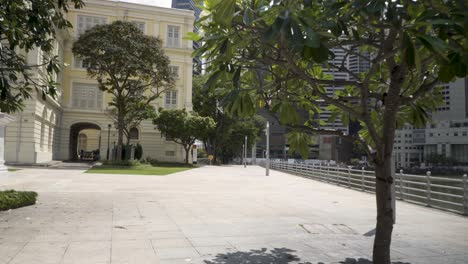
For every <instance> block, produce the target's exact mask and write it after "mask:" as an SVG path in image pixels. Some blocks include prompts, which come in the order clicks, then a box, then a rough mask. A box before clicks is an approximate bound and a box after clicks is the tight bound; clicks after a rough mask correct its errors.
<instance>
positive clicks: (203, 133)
mask: <svg viewBox="0 0 468 264" xmlns="http://www.w3.org/2000/svg"><path fill="white" fill-rule="evenodd" d="M153 123H154V124H155V125H156V126H157V127H158V129H159V131H161V134H162V135H165V136H166V137H168V138H170V139H171V140H172V141H174V142H175V143H177V144H180V145H182V147H183V148H184V150H185V162H186V163H188V161H189V159H188V158H189V151H190V149H191V147H192V146H193V144H194V143H195V140H197V139H199V140H206V138H207V137H208V135H209V133H210V132H211V130H213V129H214V127H215V122H214V121H213V119H212V118H210V117H202V116H199V115H198V114H196V113H193V112H192V113H188V112H186V111H185V109H174V110H164V109H161V110H160V112H159V113H158V116H157V117H156V118H155V119H154V120H153Z"/></svg>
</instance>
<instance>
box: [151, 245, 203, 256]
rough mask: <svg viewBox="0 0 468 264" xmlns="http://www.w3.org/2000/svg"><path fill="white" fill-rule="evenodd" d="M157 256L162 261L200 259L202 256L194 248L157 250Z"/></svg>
mask: <svg viewBox="0 0 468 264" xmlns="http://www.w3.org/2000/svg"><path fill="white" fill-rule="evenodd" d="M156 255H157V256H158V257H159V258H160V259H189V258H198V257H200V254H199V253H198V252H197V251H196V250H195V248H193V247H181V248H177V247H173V248H156Z"/></svg>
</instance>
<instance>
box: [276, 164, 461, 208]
mask: <svg viewBox="0 0 468 264" xmlns="http://www.w3.org/2000/svg"><path fill="white" fill-rule="evenodd" d="M270 166H271V169H274V170H279V171H284V172H288V173H292V174H295V175H298V176H302V177H306V178H311V179H314V180H319V181H322V182H327V183H331V184H335V185H339V186H343V187H347V188H351V189H355V190H359V191H363V192H375V173H374V171H368V170H364V168H363V169H361V170H359V169H352V168H351V167H348V168H340V167H334V166H319V165H312V164H303V163H288V162H284V161H271V162H270ZM395 191H396V196H397V199H400V200H403V201H407V202H412V203H417V204H421V205H425V206H429V207H434V208H438V209H442V210H446V211H452V212H456V213H460V214H464V215H468V179H467V175H466V174H465V175H463V176H455V177H434V176H432V175H431V173H430V172H427V175H425V176H424V175H413V174H403V171H402V170H400V171H399V172H398V173H396V175H395Z"/></svg>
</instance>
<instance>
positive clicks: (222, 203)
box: [0, 166, 468, 264]
mask: <svg viewBox="0 0 468 264" xmlns="http://www.w3.org/2000/svg"><path fill="white" fill-rule="evenodd" d="M12 188H13V189H16V190H33V191H37V192H38V193H39V201H38V203H37V204H36V205H35V206H29V207H25V208H21V209H16V210H12V211H7V212H0V263H1V264H3V263H41V264H42V263H79V264H83V263H119V264H120V263H121V264H123V263H138V264H144V263H210V264H217V263H225V264H242V263H246V264H247V263H319V262H322V263H370V259H372V258H371V252H372V243H373V236H372V230H373V228H374V225H375V198H374V196H373V195H372V194H367V193H362V192H358V191H354V190H349V189H346V188H342V187H337V186H333V185H328V184H325V183H322V182H317V181H314V180H309V179H304V178H301V177H296V176H292V175H288V174H285V173H281V172H276V171H271V176H268V177H267V176H265V174H264V169H262V168H260V167H257V166H249V167H248V168H246V169H245V168H243V167H242V166H226V167H214V166H207V167H202V168H199V169H193V170H189V171H184V172H180V173H176V174H172V175H168V176H139V175H104V174H86V173H83V171H80V170H50V169H23V170H20V171H16V172H11V173H10V175H9V177H7V178H5V177H2V178H0V189H12ZM392 259H393V261H394V262H399V263H468V218H467V217H462V216H459V215H455V214H451V213H446V212H441V211H437V210H434V209H430V208H425V207H422V206H418V205H412V204H408V203H405V202H397V223H396V226H395V230H394V237H393V243H392Z"/></svg>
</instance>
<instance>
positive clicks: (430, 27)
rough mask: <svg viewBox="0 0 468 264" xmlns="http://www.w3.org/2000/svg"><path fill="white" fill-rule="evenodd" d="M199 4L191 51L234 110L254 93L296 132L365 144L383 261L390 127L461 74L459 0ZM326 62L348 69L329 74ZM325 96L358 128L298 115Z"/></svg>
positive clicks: (247, 104)
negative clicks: (349, 131)
mask: <svg viewBox="0 0 468 264" xmlns="http://www.w3.org/2000/svg"><path fill="white" fill-rule="evenodd" d="M205 9H206V10H205V11H206V14H207V16H206V17H204V18H201V19H200V20H201V22H200V27H201V30H200V31H201V32H204V36H193V38H194V39H197V40H201V41H204V45H203V46H202V48H200V49H199V50H198V51H196V54H203V55H204V56H205V57H206V59H207V60H208V61H210V68H209V69H208V71H209V72H211V77H210V79H209V80H208V82H209V83H215V80H221V81H223V82H226V81H229V82H230V83H231V84H232V85H231V86H230V87H228V89H229V92H230V93H229V97H228V98H229V99H228V100H229V101H230V108H231V110H232V111H235V112H237V113H241V114H251V113H252V112H253V111H252V107H253V105H255V103H256V102H258V103H259V104H260V105H265V106H266V107H268V108H269V109H271V110H272V111H277V112H279V115H280V117H281V120H282V122H284V123H287V124H289V126H290V127H291V128H295V129H296V131H293V133H296V135H299V133H305V132H307V133H314V134H335V135H340V136H344V137H352V138H354V139H355V140H357V141H358V142H360V144H361V145H362V146H363V148H364V149H365V151H366V153H367V155H368V156H369V158H370V160H371V161H372V162H373V163H374V164H375V168H376V175H375V176H376V177H375V183H376V198H377V199H376V201H377V224H376V234H375V241H374V249H373V260H374V263H382V264H389V263H390V244H391V235H392V230H393V223H394V219H393V216H394V213H395V211H394V210H395V208H394V207H393V204H394V201H395V197H394V195H393V194H392V193H393V192H392V190H393V189H394V185H393V183H394V177H393V175H392V173H391V167H392V165H393V164H392V162H391V159H392V151H393V144H394V136H395V130H396V129H397V128H398V127H400V126H402V125H403V124H404V123H410V124H413V125H423V124H424V123H425V121H426V118H427V116H428V113H427V111H429V110H432V109H433V108H434V106H435V105H436V103H437V102H438V101H439V98H440V96H439V92H438V89H437V85H438V84H441V83H444V82H450V81H451V80H453V79H454V78H455V77H466V76H467V58H468V54H467V47H468V43H467V41H468V38H467V32H468V31H467V30H466V29H467V28H468V22H467V21H468V20H467V10H468V8H467V2H466V1H456V0H434V1H409V0H396V1H380V0H372V1H368V0H356V1H345V0H336V1H318V0H307V1H302V2H301V4H298V2H297V1H292V0H275V1H269V0H242V1H241V0H225V1H219V0H206V1H205ZM238 14H240V15H238ZM337 51H341V52H344V54H345V55H344V57H343V59H341V60H338V59H337V58H336V57H335V52H337ZM366 54H369V56H367V55H366ZM350 56H357V57H359V59H361V60H364V61H368V62H369V63H370V67H369V68H368V69H366V70H365V71H364V72H362V73H356V72H354V71H352V70H350V69H348V68H346V61H347V59H348V58H349V57H350ZM259 69H260V70H261V71H262V73H263V74H262V76H261V78H259V76H258V74H256V73H258V70H259ZM327 71H328V72H331V71H338V72H344V73H347V74H348V75H349V76H350V77H349V78H346V79H339V78H336V79H334V78H333V77H332V76H330V75H328V74H326V72H327ZM261 82H265V83H266V85H259V84H260V83H261ZM251 84H257V87H255V89H251V88H252V87H251ZM328 87H342V89H327V88H328ZM323 103H326V104H328V105H330V106H329V108H328V110H330V111H332V113H333V115H334V116H338V117H341V120H343V121H346V120H351V121H353V120H357V121H359V122H360V124H361V126H362V129H361V130H360V131H359V134H358V135H356V136H351V135H344V134H343V133H342V132H340V131H329V130H324V129H321V128H320V126H318V121H317V120H314V119H313V118H310V119H309V120H307V121H306V122H299V121H300V119H299V116H298V114H297V111H296V109H297V106H301V107H302V108H304V109H306V110H308V111H311V112H312V113H316V112H319V111H320V108H319V107H320V106H321V105H322V104H323ZM310 116H311V117H313V116H314V115H310ZM292 139H297V140H298V141H302V142H304V144H295V146H296V147H297V148H301V146H307V144H305V143H306V140H308V137H307V136H295V137H292ZM304 153H305V152H304Z"/></svg>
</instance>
